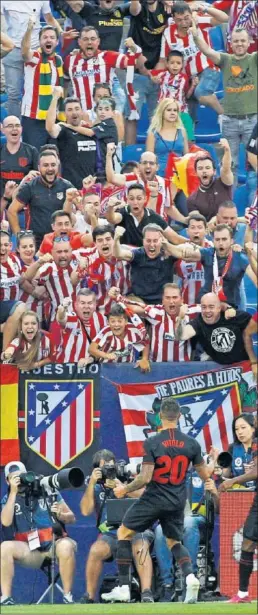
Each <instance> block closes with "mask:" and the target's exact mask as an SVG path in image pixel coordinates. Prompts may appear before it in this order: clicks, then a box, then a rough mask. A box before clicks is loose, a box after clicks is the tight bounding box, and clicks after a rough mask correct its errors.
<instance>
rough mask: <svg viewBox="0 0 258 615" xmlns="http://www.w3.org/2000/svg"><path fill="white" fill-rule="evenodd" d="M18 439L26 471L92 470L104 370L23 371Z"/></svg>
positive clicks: (53, 368)
mask: <svg viewBox="0 0 258 615" xmlns="http://www.w3.org/2000/svg"><path fill="white" fill-rule="evenodd" d="M18 414H19V438H20V447H21V460H22V461H23V462H24V463H25V466H26V468H27V469H30V470H34V471H36V472H39V473H42V474H46V473H53V472H55V471H57V470H60V469H61V468H65V467H68V466H69V467H71V466H76V467H79V468H81V469H82V470H83V471H84V472H85V473H87V472H88V471H89V468H90V466H91V461H92V455H94V453H95V452H96V451H97V450H98V449H99V437H98V435H99V419H100V412H99V367H98V365H95V364H92V365H90V366H89V367H88V368H78V369H77V365H75V364H73V363H66V364H65V365H60V364H51V365H50V364H49V365H45V366H44V367H42V368H41V369H37V370H33V371H30V372H23V371H21V373H20V379H19V413H18Z"/></svg>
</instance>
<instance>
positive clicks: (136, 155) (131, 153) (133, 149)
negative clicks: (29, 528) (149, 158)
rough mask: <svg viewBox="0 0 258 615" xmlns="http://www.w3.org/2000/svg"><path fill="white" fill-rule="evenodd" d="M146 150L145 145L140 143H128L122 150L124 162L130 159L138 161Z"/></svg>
mask: <svg viewBox="0 0 258 615" xmlns="http://www.w3.org/2000/svg"><path fill="white" fill-rule="evenodd" d="M144 151H145V147H144V145H140V144H139V143H136V145H126V146H125V147H123V150H122V162H123V163H124V162H127V161H128V160H136V161H137V162H138V161H139V160H140V157H141V155H142V153H143V152H144Z"/></svg>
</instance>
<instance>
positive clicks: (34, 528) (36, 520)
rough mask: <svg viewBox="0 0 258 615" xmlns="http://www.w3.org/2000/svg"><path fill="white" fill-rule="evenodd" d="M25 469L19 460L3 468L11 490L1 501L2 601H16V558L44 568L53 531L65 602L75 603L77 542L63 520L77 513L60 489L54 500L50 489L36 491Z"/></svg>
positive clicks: (50, 550) (33, 566) (71, 520)
mask: <svg viewBox="0 0 258 615" xmlns="http://www.w3.org/2000/svg"><path fill="white" fill-rule="evenodd" d="M26 472H27V471H26V468H25V466H24V464H23V463H21V462H20V461H11V462H9V463H8V464H7V465H6V466H5V469H4V473H5V478H6V482H7V484H8V492H7V494H6V495H5V496H4V497H3V499H2V501H1V523H2V525H3V536H4V539H5V536H6V540H4V542H2V544H1V588H2V597H1V605H2V606H6V605H13V604H14V601H13V599H12V597H11V590H12V580H13V576H14V563H15V562H17V563H19V564H20V566H24V567H26V568H41V566H42V564H43V562H44V560H45V559H46V558H50V559H51V557H52V549H51V542H52V533H53V531H54V533H55V555H56V558H57V560H58V564H59V570H60V576H61V579H62V584H63V589H64V595H63V602H64V603H65V604H68V603H72V602H73V597H72V593H71V588H72V582H73V574H74V567H75V551H76V543H75V541H74V540H72V539H71V538H69V537H68V536H67V533H66V531H65V526H64V523H74V521H75V516H74V514H73V513H72V511H71V510H70V509H69V508H68V506H67V504H66V503H65V502H64V500H63V498H62V497H61V495H60V493H58V492H57V496H56V498H55V499H56V501H55V502H53V498H52V497H51V495H50V492H49V491H48V490H45V489H42V490H39V493H38V494H37V492H34V490H32V488H30V487H29V483H28V480H27V481H26ZM28 474H31V473H28ZM32 475H33V473H32ZM27 476H28V475H27ZM20 477H21V478H20ZM51 500H52V502H51ZM10 532H11V534H12V538H11V539H10Z"/></svg>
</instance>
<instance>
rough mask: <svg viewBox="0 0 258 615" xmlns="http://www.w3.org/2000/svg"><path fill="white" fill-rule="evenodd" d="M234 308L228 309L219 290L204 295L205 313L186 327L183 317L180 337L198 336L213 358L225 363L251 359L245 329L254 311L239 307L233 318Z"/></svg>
mask: <svg viewBox="0 0 258 615" xmlns="http://www.w3.org/2000/svg"><path fill="white" fill-rule="evenodd" d="M231 310H232V308H230V307H229V308H228V309H227V310H226V311H225V312H222V310H221V303H220V300H219V298H218V297H217V295H215V293H206V294H205V295H203V297H202V298H201V314H199V315H198V316H197V318H195V319H194V320H191V324H190V323H189V324H186V325H184V326H183V324H182V320H181V319H180V317H179V320H178V322H177V327H176V330H177V332H176V339H180V340H189V339H191V338H192V337H194V336H195V335H197V338H198V341H199V342H200V344H201V345H202V347H203V349H204V350H205V352H207V354H208V355H209V357H210V358H211V359H212V361H216V362H217V363H220V364H221V365H231V364H232V363H238V362H240V361H248V359H249V357H248V354H247V352H246V350H245V346H244V340H243V332H244V331H245V329H246V327H247V325H248V323H249V321H250V320H251V318H252V316H251V314H248V312H242V311H241V310H236V313H235V314H236V315H235V316H233V317H230V316H231V314H230V312H231Z"/></svg>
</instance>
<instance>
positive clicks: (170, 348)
mask: <svg viewBox="0 0 258 615" xmlns="http://www.w3.org/2000/svg"><path fill="white" fill-rule="evenodd" d="M197 311H198V308H197V306H190V307H189V308H188V314H189V315H186V317H185V319H184V321H183V323H184V324H186V323H187V322H189V319H190V315H191V317H192V318H194V317H195V316H196V314H197ZM144 312H145V318H146V319H147V320H148V321H149V322H150V323H151V346H150V359H151V361H155V362H157V363H161V362H162V361H190V360H191V343H190V341H189V340H188V341H186V342H176V341H175V318H172V317H171V316H170V315H169V314H167V312H166V311H165V308H164V307H163V305H147V307H146V308H145V310H144Z"/></svg>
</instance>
